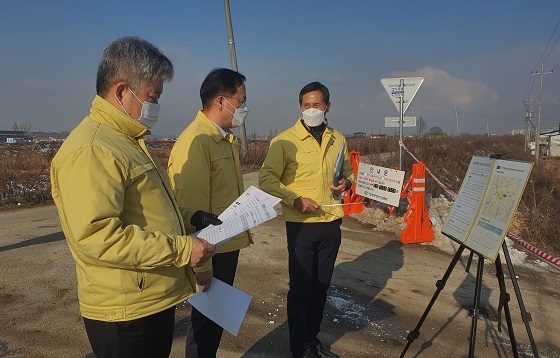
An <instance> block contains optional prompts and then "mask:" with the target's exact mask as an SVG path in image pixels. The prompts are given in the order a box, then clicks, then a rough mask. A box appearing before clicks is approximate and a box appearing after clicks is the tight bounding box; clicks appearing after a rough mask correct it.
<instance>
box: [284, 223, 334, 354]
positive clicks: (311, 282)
mask: <svg viewBox="0 0 560 358" xmlns="http://www.w3.org/2000/svg"><path fill="white" fill-rule="evenodd" d="M341 223H342V219H338V220H335V221H331V222H326V223H298V222H286V232H287V237H288V254H289V274H290V290H289V291H288V328H289V332H290V350H291V352H292V356H294V357H298V356H300V355H302V353H303V350H304V348H305V346H306V344H307V343H309V342H310V341H312V340H313V339H314V338H315V337H317V334H318V333H319V331H320V329H321V327H320V326H321V321H322V320H323V311H324V309H325V302H326V300H327V290H328V288H329V286H330V284H331V278H332V274H333V270H334V264H335V261H336V255H337V254H338V248H339V247H340V240H341V233H340V224H341Z"/></svg>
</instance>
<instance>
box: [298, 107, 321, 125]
mask: <svg viewBox="0 0 560 358" xmlns="http://www.w3.org/2000/svg"><path fill="white" fill-rule="evenodd" d="M301 116H302V118H303V121H304V122H305V124H307V126H308V127H317V126H319V125H321V124H322V123H323V122H325V111H321V110H319V109H317V108H309V109H306V110H305V111H303V112H301Z"/></svg>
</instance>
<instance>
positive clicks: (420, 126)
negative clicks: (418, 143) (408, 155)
mask: <svg viewBox="0 0 560 358" xmlns="http://www.w3.org/2000/svg"><path fill="white" fill-rule="evenodd" d="M426 129H428V125H427V124H426V121H425V120H424V118H422V115H420V117H419V118H418V120H417V121H416V136H417V137H420V136H421V135H422V134H424V132H425V131H426Z"/></svg>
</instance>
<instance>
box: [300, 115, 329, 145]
mask: <svg viewBox="0 0 560 358" xmlns="http://www.w3.org/2000/svg"><path fill="white" fill-rule="evenodd" d="M294 127H295V128H296V133H297V136H298V138H299V139H301V140H304V139H305V138H307V137H311V138H313V136H312V135H311V133H309V131H308V130H307V128H306V127H305V124H303V119H302V118H301V117H300V118H298V120H297V121H296V124H295V126H294ZM332 134H333V129H332V128H331V127H329V126H328V125H327V127H326V128H325V131H324V132H323V137H324V136H325V135H327V136H328V137H329V138H330V137H331V136H332Z"/></svg>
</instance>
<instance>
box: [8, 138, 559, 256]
mask: <svg viewBox="0 0 560 358" xmlns="http://www.w3.org/2000/svg"><path fill="white" fill-rule="evenodd" d="M404 143H405V145H406V147H407V148H408V149H409V150H410V151H411V152H412V153H414V155H415V156H416V157H417V158H418V159H419V160H422V161H423V162H424V163H426V165H427V167H428V168H429V169H430V171H431V172H432V173H434V174H435V175H436V176H437V177H438V178H439V179H440V180H441V181H442V182H443V183H444V184H445V185H447V186H448V187H449V188H451V189H452V190H454V191H455V192H458V191H459V188H460V186H461V182H462V180H463V177H464V175H465V173H466V171H467V168H468V165H469V163H470V160H471V157H472V156H473V155H483V156H487V155H493V154H505V155H506V156H507V157H508V158H511V159H516V160H527V161H532V160H533V157H532V156H531V155H530V153H529V152H526V151H524V149H523V147H524V143H523V137H521V136H501V137H490V138H488V137H486V136H462V137H443V138H428V137H420V138H405V140H404ZM147 144H148V148H149V149H150V151H151V153H152V154H153V156H154V158H155V159H156V160H158V161H159V162H160V163H162V164H163V165H164V166H165V165H166V164H167V158H168V156H169V152H170V150H171V148H172V146H173V142H171V141H157V140H149V141H147ZM268 144H269V143H268V142H267V141H255V142H250V143H249V144H248V151H247V154H246V155H245V156H244V159H243V163H242V165H243V171H244V173H248V172H255V171H258V169H259V168H260V166H261V164H262V162H263V160H264V158H265V156H266V153H267V151H268ZM58 146H59V143H26V144H9V145H7V144H4V145H0V163H2V165H1V166H0V210H1V209H4V210H5V209H13V208H16V207H30V206H35V205H41V204H44V203H50V202H51V196H50V183H49V163H50V160H51V158H52V157H53V155H54V154H55V153H56V150H57V149H58ZM348 148H349V150H355V151H359V152H360V155H361V158H362V161H364V162H369V163H371V164H375V165H378V166H384V167H389V168H391V167H396V166H397V165H398V161H399V158H398V144H397V139H396V138H394V137H393V138H386V139H369V138H360V139H349V140H348ZM413 163H414V159H413V158H412V157H411V156H410V155H408V154H407V153H406V152H405V153H403V169H404V170H405V171H406V172H407V174H406V177H408V176H409V174H410V171H411V168H412V164H413ZM426 190H427V193H428V194H429V195H432V196H434V197H437V196H439V195H440V194H442V193H443V191H442V189H441V188H440V187H439V186H438V185H437V183H435V181H433V180H431V179H430V178H429V177H428V180H427V182H426ZM558 222H560V158H543V160H542V161H541V162H540V164H539V166H538V167H534V168H533V171H532V173H531V177H530V179H529V182H528V184H527V187H526V189H525V193H524V195H523V199H522V202H521V204H520V205H519V210H518V212H517V214H516V217H515V222H514V224H513V226H514V228H513V231H514V232H516V233H517V234H519V235H520V236H522V237H523V238H524V239H525V240H526V241H528V242H530V243H531V244H533V245H535V246H537V247H539V248H541V249H542V250H545V251H548V252H550V253H552V254H555V255H558V254H560V228H559V226H558Z"/></svg>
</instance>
